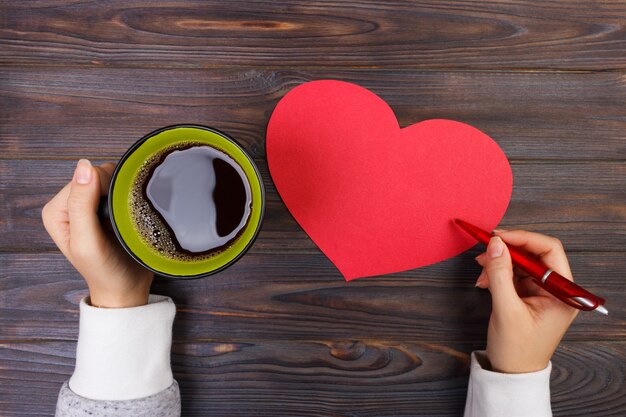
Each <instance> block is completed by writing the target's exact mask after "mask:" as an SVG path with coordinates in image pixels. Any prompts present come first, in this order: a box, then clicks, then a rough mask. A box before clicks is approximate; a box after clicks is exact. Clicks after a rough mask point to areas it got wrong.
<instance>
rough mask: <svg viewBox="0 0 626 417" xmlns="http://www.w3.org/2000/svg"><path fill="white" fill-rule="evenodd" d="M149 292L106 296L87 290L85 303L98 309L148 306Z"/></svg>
mask: <svg viewBox="0 0 626 417" xmlns="http://www.w3.org/2000/svg"><path fill="white" fill-rule="evenodd" d="M148 296H149V290H147V291H135V292H128V293H124V294H107V293H104V292H101V291H97V290H96V291H94V290H92V289H91V288H90V289H89V297H87V300H86V302H87V303H88V304H89V305H91V306H92V307H98V308H129V307H139V306H143V305H146V304H148Z"/></svg>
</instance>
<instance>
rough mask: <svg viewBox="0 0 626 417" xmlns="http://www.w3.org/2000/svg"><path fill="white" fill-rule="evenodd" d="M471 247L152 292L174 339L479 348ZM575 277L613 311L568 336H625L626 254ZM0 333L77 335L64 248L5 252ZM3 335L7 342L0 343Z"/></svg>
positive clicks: (298, 263)
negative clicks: (406, 266) (430, 256)
mask: <svg viewBox="0 0 626 417" xmlns="http://www.w3.org/2000/svg"><path fill="white" fill-rule="evenodd" d="M477 254H478V250H477V249H476V248H475V249H473V250H471V251H470V252H467V253H465V254H463V255H460V256H458V257H456V258H453V259H451V260H448V261H445V262H442V263H439V264H435V265H432V266H430V267H426V268H420V269H417V270H413V271H408V272H403V273H399V274H391V275H386V276H383V277H377V278H365V279H361V280H357V281H354V282H350V283H345V282H344V281H343V279H342V277H341V276H340V275H339V273H338V272H337V270H336V269H335V268H334V266H333V265H332V264H331V263H330V261H328V260H327V259H326V258H325V257H324V256H323V255H321V254H281V255H276V256H268V255H267V254H262V253H260V254H255V253H249V254H247V255H246V256H244V257H243V258H242V259H241V260H240V261H238V262H237V263H236V264H235V265H233V266H232V267H230V268H228V269H227V270H225V271H223V272H221V273H220V274H219V275H216V276H214V277H210V278H207V279H202V280H191V281H172V280H167V279H159V280H157V281H156V283H155V284H154V285H153V292H156V293H159V294H165V295H168V296H170V297H172V298H173V299H174V302H175V303H176V305H177V308H178V313H177V318H176V322H175V325H174V339H175V340H177V341H181V342H183V341H189V340H199V339H205V338H209V339H213V338H217V339H220V340H230V339H233V340H294V339H297V340H310V339H313V340H316V339H328V338H330V339H357V340H358V339H372V338H374V339H384V340H401V341H438V342H439V341H446V342H449V343H463V342H472V343H476V344H478V345H483V344H484V343H485V340H486V339H485V338H486V329H487V321H488V318H489V311H490V308H491V305H490V304H491V302H490V296H489V294H488V292H487V291H483V290H479V289H476V288H474V281H475V280H476V278H477V277H478V274H479V272H480V269H479V267H478V265H477V264H476V263H475V262H474V260H473V258H474V256H476V255H477ZM570 261H571V267H572V271H573V273H574V277H575V278H577V279H578V281H579V282H580V283H582V284H584V286H585V288H587V289H589V290H590V291H592V292H596V293H598V294H600V295H603V296H605V297H606V298H607V299H608V301H607V307H608V309H609V310H610V315H609V316H608V317H603V316H601V315H599V314H594V313H583V314H580V315H579V316H578V318H577V319H576V322H575V323H574V325H573V326H572V327H571V328H570V329H569V331H568V332H567V334H566V336H565V338H566V340H571V341H581V340H582V341H584V340H590V339H591V340H597V341H601V340H605V341H606V340H616V341H620V340H623V339H624V337H626V331H625V329H626V326H625V324H626V306H624V303H622V300H624V299H626V290H625V288H624V285H623V274H622V271H623V270H624V268H623V267H626V257H624V256H623V253H621V252H617V253H597V252H581V253H575V254H572V255H571V256H570ZM0 262H1V263H2V265H5V267H6V272H4V273H2V275H1V276H0V335H2V338H3V339H5V340H22V339H47V340H54V339H76V338H77V332H78V303H79V301H80V299H81V298H82V297H84V296H85V295H86V294H87V291H86V286H85V284H84V282H83V280H82V279H81V278H80V276H79V275H78V274H77V273H76V272H75V271H74V270H73V268H72V267H71V266H70V264H69V262H67V261H66V260H65V258H64V257H63V255H61V254H60V253H48V254H2V255H0ZM0 340H1V339H0Z"/></svg>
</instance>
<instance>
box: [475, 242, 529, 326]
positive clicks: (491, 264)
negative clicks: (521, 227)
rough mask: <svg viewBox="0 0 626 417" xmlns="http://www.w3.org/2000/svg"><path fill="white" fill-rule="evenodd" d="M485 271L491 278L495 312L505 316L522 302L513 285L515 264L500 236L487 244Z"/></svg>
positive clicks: (490, 289) (490, 285)
mask: <svg viewBox="0 0 626 417" xmlns="http://www.w3.org/2000/svg"><path fill="white" fill-rule="evenodd" d="M484 267H485V272H486V273H487V276H488V278H489V291H490V292H491V298H492V304H493V312H494V313H495V314H496V315H497V316H500V317H505V316H507V315H509V314H511V312H513V311H515V307H517V306H519V305H520V303H522V300H521V299H520V298H519V296H518V295H517V291H516V290H515V286H514V285H513V265H512V264H511V255H510V253H509V250H508V248H507V247H506V245H505V244H504V242H503V241H502V239H501V238H500V237H498V236H495V237H492V238H491V240H490V241H489V245H487V256H486V257H485V265H484Z"/></svg>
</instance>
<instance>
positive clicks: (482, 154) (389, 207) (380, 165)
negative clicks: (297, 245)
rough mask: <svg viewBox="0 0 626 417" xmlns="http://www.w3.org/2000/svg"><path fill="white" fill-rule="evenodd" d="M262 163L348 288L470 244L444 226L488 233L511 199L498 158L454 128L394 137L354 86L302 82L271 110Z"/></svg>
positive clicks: (471, 132)
mask: <svg viewBox="0 0 626 417" xmlns="http://www.w3.org/2000/svg"><path fill="white" fill-rule="evenodd" d="M266 148H267V161H268V165H269V168H270V173H271V175H272V179H273V180H274V183H275V185H276V188H277V189H278V192H279V193H280V196H281V197H282V199H283V201H284V202H285V204H286V205H287V208H288V209H289V211H290V212H291V214H292V215H293V217H294V218H295V219H296V221H297V222H298V223H299V224H300V226H302V228H303V229H304V230H305V231H306V233H308V235H309V236H310V237H311V239H313V241H314V242H315V243H316V244H317V246H319V248H320V249H321V250H322V251H323V252H324V253H325V254H326V256H328V258H329V259H330V260H331V261H332V262H333V263H334V264H335V265H336V266H337V268H338V269H339V271H340V272H341V273H342V274H343V276H344V277H345V279H346V280H351V279H355V278H361V277H365V276H371V275H379V274H387V273H392V272H399V271H405V270H408V269H413V268H417V267H421V266H425V265H429V264H432V263H435V262H439V261H442V260H445V259H448V258H451V257H453V256H456V255H458V254H459V253H461V252H463V251H465V250H467V249H469V248H470V247H472V246H473V245H474V244H475V243H476V241H475V240H474V239H472V238H471V237H469V235H467V234H466V233H465V232H463V231H461V230H460V229H459V228H458V227H457V226H456V225H455V224H454V223H453V222H452V219H453V218H455V217H460V218H462V219H464V220H467V221H469V222H471V223H475V224H477V225H480V226H482V227H483V228H485V229H488V230H491V229H492V228H493V227H495V226H496V225H497V224H498V222H499V221H500V219H501V218H502V216H503V215H504V213H505V211H506V208H507V206H508V203H509V200H510V198H511V191H512V186H513V176H512V173H511V167H510V166H509V163H508V161H507V158H506V155H505V154H504V152H503V151H502V150H501V149H500V148H499V147H498V145H497V144H496V143H495V142H494V141H493V140H492V139H491V138H490V137H489V136H487V135H486V134H484V133H483V132H481V131H480V130H478V129H476V128H474V127H472V126H469V125H466V124H464V123H460V122H456V121H452V120H442V119H434V120H426V121H423V122H420V123H416V124H414V125H411V126H408V127H405V128H404V129H400V126H399V125H398V120H397V119H396V117H395V115H394V114H393V111H392V110H391V108H390V107H389V106H388V105H387V103H385V102H384V101H383V100H382V99H381V98H380V97H378V96H377V95H376V94H374V93H372V92H371V91H369V90H366V89H365V88H362V87H359V86H357V85H354V84H350V83H346V82H341V81H334V80H325V81H314V82H309V83H305V84H302V85H300V86H298V87H296V88H294V89H293V90H291V91H290V92H289V93H288V94H287V95H286V96H285V97H284V98H283V99H282V100H281V101H280V102H279V103H278V105H277V106H276V108H275V109H274V112H273V114H272V117H271V119H270V121H269V125H268V127H267V142H266Z"/></svg>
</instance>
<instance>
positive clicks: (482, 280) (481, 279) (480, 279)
mask: <svg viewBox="0 0 626 417" xmlns="http://www.w3.org/2000/svg"><path fill="white" fill-rule="evenodd" d="M475 287H476V288H485V276H484V275H483V274H480V275H479V276H478V279H477V280H476V284H475Z"/></svg>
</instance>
